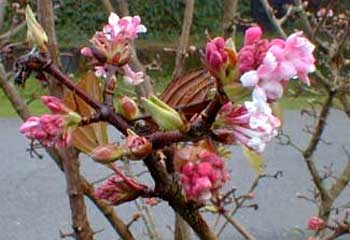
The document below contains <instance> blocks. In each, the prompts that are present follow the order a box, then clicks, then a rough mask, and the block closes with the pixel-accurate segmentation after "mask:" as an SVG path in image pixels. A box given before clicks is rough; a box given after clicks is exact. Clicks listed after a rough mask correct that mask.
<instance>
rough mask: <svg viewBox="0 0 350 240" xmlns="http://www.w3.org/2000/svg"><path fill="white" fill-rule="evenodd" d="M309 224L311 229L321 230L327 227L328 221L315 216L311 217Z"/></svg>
mask: <svg viewBox="0 0 350 240" xmlns="http://www.w3.org/2000/svg"><path fill="white" fill-rule="evenodd" d="M307 226H308V228H309V229H310V230H314V231H320V230H323V229H324V228H325V227H326V223H325V221H324V220H323V219H321V218H319V217H315V216H314V217H311V218H309V220H308V222H307Z"/></svg>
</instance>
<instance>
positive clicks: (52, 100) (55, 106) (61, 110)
mask: <svg viewBox="0 0 350 240" xmlns="http://www.w3.org/2000/svg"><path fill="white" fill-rule="evenodd" d="M41 101H42V102H43V104H44V105H45V106H46V107H47V108H48V109H50V111H51V112H52V113H54V114H65V113H68V112H70V109H69V108H67V107H66V106H65V105H64V102H63V101H62V100H61V99H58V98H56V97H52V96H42V97H41Z"/></svg>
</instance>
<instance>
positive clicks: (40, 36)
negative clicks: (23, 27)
mask: <svg viewBox="0 0 350 240" xmlns="http://www.w3.org/2000/svg"><path fill="white" fill-rule="evenodd" d="M25 15H26V22H27V27H28V31H27V41H28V42H29V43H30V44H32V45H37V46H38V47H39V48H40V49H41V50H43V51H46V46H45V43H47V42H48V38H47V35H46V33H45V31H44V29H43V28H42V27H41V25H40V24H39V23H38V21H37V20H36V19H35V16H34V13H33V11H32V9H31V8H30V6H29V5H27V8H26V12H25Z"/></svg>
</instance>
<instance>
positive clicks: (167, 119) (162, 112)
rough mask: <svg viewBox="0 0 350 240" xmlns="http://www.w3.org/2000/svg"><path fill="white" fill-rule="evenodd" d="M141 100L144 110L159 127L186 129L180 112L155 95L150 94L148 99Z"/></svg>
mask: <svg viewBox="0 0 350 240" xmlns="http://www.w3.org/2000/svg"><path fill="white" fill-rule="evenodd" d="M141 100H142V101H143V103H144V106H145V108H146V111H147V112H148V113H149V114H150V115H151V116H152V118H153V120H154V121H155V122H156V123H157V124H158V126H159V127H160V128H163V129H165V130H175V129H178V130H180V131H186V130H187V126H186V124H185V123H184V121H183V120H182V118H181V116H180V114H179V113H178V112H177V111H175V110H174V109H173V108H171V107H170V106H169V105H167V104H166V103H165V102H163V101H161V100H160V99H159V98H157V97H156V96H154V95H152V96H150V97H149V99H147V98H141Z"/></svg>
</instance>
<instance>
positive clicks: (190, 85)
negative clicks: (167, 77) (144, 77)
mask: <svg viewBox="0 0 350 240" xmlns="http://www.w3.org/2000/svg"><path fill="white" fill-rule="evenodd" d="M214 87H215V80H214V79H213V78H212V77H211V75H210V74H209V72H208V71H207V70H205V69H201V70H197V71H194V72H191V73H189V74H186V75H184V76H181V77H179V78H177V79H175V80H173V81H171V82H170V83H169V85H168V86H167V88H166V89H165V91H164V92H163V94H162V96H161V99H162V100H163V101H164V102H166V103H167V104H168V105H170V106H171V107H174V108H176V107H182V106H188V107H187V108H186V107H185V108H184V109H182V111H183V112H184V114H185V115H187V116H188V115H193V114H194V113H198V112H200V111H201V110H202V109H203V108H204V107H206V105H207V104H208V101H206V100H208V98H207V97H208V93H209V91H210V89H212V88H214Z"/></svg>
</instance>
